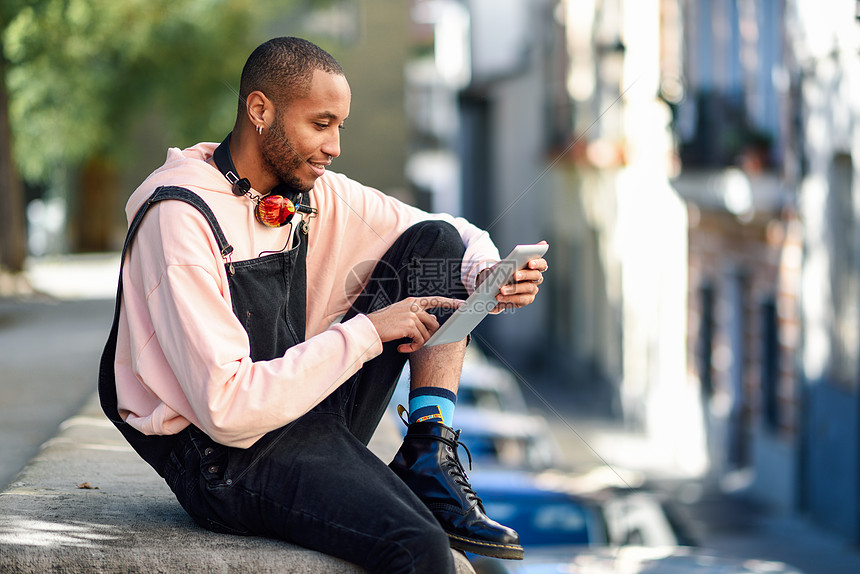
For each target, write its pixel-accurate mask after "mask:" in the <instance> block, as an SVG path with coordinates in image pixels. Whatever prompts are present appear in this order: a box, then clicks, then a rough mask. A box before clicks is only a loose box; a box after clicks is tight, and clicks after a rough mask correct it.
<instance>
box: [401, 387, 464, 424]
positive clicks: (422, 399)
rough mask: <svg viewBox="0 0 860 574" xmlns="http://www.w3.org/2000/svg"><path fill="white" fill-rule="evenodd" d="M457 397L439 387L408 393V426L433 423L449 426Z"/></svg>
mask: <svg viewBox="0 0 860 574" xmlns="http://www.w3.org/2000/svg"><path fill="white" fill-rule="evenodd" d="M456 403H457V395H455V394H454V393H452V392H451V391H449V390H448V389H442V388H439V387H420V388H418V389H413V390H411V391H409V424H412V423H417V422H425V421H435V422H439V423H442V424H444V425H446V426H451V424H452V421H453V420H454V405H455V404H456Z"/></svg>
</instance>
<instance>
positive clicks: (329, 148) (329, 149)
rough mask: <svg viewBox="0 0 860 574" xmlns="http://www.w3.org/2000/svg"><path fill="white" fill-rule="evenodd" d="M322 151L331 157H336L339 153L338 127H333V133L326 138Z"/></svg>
mask: <svg viewBox="0 0 860 574" xmlns="http://www.w3.org/2000/svg"><path fill="white" fill-rule="evenodd" d="M322 152H323V153H325V154H328V155H330V156H331V157H337V156H339V155H340V129H339V128H335V129H334V131H333V135H332V136H331V137H330V138H328V139H327V140H326V142H325V144H324V145H323V147H322Z"/></svg>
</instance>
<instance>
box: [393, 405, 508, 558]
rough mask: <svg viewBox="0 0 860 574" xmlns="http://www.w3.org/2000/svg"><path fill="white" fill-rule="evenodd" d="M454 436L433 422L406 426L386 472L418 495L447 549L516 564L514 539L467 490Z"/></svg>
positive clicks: (465, 478) (466, 482) (476, 496)
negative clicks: (446, 541)
mask: <svg viewBox="0 0 860 574" xmlns="http://www.w3.org/2000/svg"><path fill="white" fill-rule="evenodd" d="M459 439H460V431H456V432H455V431H454V429H452V428H450V427H447V426H445V425H443V424H440V423H436V422H421V423H412V424H411V425H409V430H408V431H407V432H406V437H405V438H404V439H403V445H402V446H401V447H400V450H398V451H397V454H396V455H395V456H394V460H392V461H391V464H389V465H388V466H389V467H390V468H391V470H393V471H394V472H395V473H396V474H397V476H399V477H400V478H401V479H403V481H404V482H405V483H406V484H407V485H408V486H409V488H411V489H412V492H414V493H415V494H417V495H418V498H420V499H421V500H422V501H423V502H424V504H426V505H427V508H429V509H430V511H431V512H433V515H434V516H435V517H436V520H438V521H439V524H441V525H442V528H443V529H444V530H445V532H447V533H448V538H449V541H450V544H451V547H452V548H456V549H458V550H463V551H465V552H473V553H475V554H482V555H484V556H492V557H494V558H507V559H512V560H522V558H523V547H522V546H520V537H519V535H518V534H517V533H516V531H514V530H513V529H511V528H508V527H507V526H503V525H501V524H499V523H498V522H495V521H494V520H491V519H490V518H489V517H487V515H486V514H484V506H483V504H482V503H481V499H480V498H478V495H477V494H476V493H475V491H474V490H472V487H471V486H470V485H469V479H468V477H467V476H466V472H465V471H464V470H463V465H462V464H460V457H459V456H458V455H457V446H458V445H459V444H460V440H459Z"/></svg>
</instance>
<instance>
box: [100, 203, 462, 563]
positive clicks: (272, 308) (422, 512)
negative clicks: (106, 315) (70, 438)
mask: <svg viewBox="0 0 860 574" xmlns="http://www.w3.org/2000/svg"><path fill="white" fill-rule="evenodd" d="M164 200H180V201H184V202H186V203H189V204H191V205H192V206H194V207H195V208H197V209H198V211H200V213H201V214H202V215H203V216H204V217H205V218H206V219H207V221H208V222H209V225H210V227H211V229H212V232H213V234H214V235H215V237H216V239H217V242H218V246H219V248H220V249H221V255H222V257H224V259H225V265H226V266H227V270H228V278H229V288H230V295H231V298H232V302H233V311H234V313H235V314H236V316H237V317H238V318H239V320H240V321H241V323H242V325H243V326H244V328H245V330H246V331H247V332H248V338H249V341H250V349H251V358H252V359H253V360H254V361H261V360H269V359H273V358H276V357H280V356H282V355H283V354H284V352H285V351H286V350H287V349H288V348H289V347H291V346H293V345H295V344H297V343H300V342H302V341H303V340H304V337H305V313H306V270H305V261H306V255H307V249H308V242H307V235H306V234H304V233H302V232H300V231H298V230H297V231H296V233H295V237H296V240H295V241H294V245H293V248H292V249H290V250H289V251H285V252H279V253H273V254H269V255H264V256H261V257H258V258H256V259H251V260H246V261H235V262H231V261H230V257H229V256H230V253H231V252H232V247H230V245H229V243H228V242H227V239H226V238H225V237H224V234H223V232H222V231H221V228H220V226H219V225H218V222H217V220H216V219H215V216H214V214H213V213H212V211H211V210H210V209H209V207H208V206H207V205H206V203H205V202H204V201H203V200H202V199H201V198H200V197H199V196H197V195H196V194H194V193H192V192H190V191H189V190H186V189H183V188H179V187H161V188H159V189H157V190H156V191H155V193H154V194H153V195H152V196H151V197H150V198H149V199H148V200H147V202H146V203H144V205H143V206H142V207H141V208H140V210H139V211H138V213H137V214H136V215H135V217H134V219H133V220H132V222H131V225H130V226H129V231H128V235H127V237H126V242H125V246H124V248H123V256H122V261H123V262H124V261H125V255H126V252H127V251H128V250H129V249H130V248H131V245H132V243H133V241H134V237H135V234H136V232H137V230H138V228H139V226H140V224H141V221H142V220H143V218H144V216H145V215H146V212H147V211H148V209H149V208H150V207H151V206H152V205H153V204H154V203H156V202H159V201H164ZM296 227H301V226H296ZM463 249H464V248H463V244H462V240H461V239H460V237H459V234H458V233H457V231H456V230H455V229H454V228H453V226H451V225H449V224H447V223H444V222H437V221H425V222H422V223H419V224H417V225H415V226H413V227H411V228H410V229H408V230H407V231H406V232H404V233H403V235H402V236H401V237H400V238H399V239H398V240H397V242H395V244H394V245H393V246H392V247H391V249H390V250H389V251H388V253H386V255H385V256H384V257H383V259H382V260H381V261H380V264H378V265H377V266H376V268H375V270H374V272H373V275H372V277H371V280H370V283H369V285H368V288H366V289H365V292H363V293H362V294H361V295H360V296H359V298H358V299H357V301H356V303H355V304H354V305H353V307H352V308H351V310H350V311H349V312H348V313H347V315H346V317H345V319H349V318H350V317H352V316H354V315H355V314H357V313H367V312H371V311H373V310H376V308H379V307H381V306H384V305H387V304H389V303H391V302H393V301H396V300H399V299H402V298H404V297H407V296H423V295H431V294H432V295H439V294H440V292H439V291H438V288H439V282H438V280H437V281H436V282H435V283H434V284H433V285H428V286H427V287H426V289H427V291H426V292H424V289H425V288H424V287H422V286H421V285H420V284H418V283H416V282H415V281H414V280H412V279H413V278H412V277H410V276H408V274H409V273H410V270H414V269H415V263H416V261H419V260H422V259H427V260H431V261H452V260H454V261H460V260H461V259H462V256H463ZM448 271H450V272H452V273H453V274H454V275H456V279H455V280H453V281H448V283H449V285H453V287H449V292H448V293H441V294H443V295H447V296H452V297H464V294H465V289H464V288H463V287H462V283H460V282H459V269H449V270H448ZM121 300H122V271H121V270H120V283H119V288H118V292H117V303H116V311H115V317H114V322H113V326H112V330H111V333H110V336H109V338H108V342H107V345H106V346H105V350H104V353H103V355H102V360H101V366H100V371H99V394H100V398H101V405H102V409H103V410H104V412H105V413H106V414H107V416H108V418H109V419H110V420H111V421H112V422H113V423H114V424H115V425H116V426H117V428H118V429H119V430H120V432H121V433H122V434H123V436H124V437H125V438H126V440H128V442H129V443H130V444H131V445H132V447H133V448H134V449H135V450H136V451H137V452H138V454H140V456H141V457H142V458H143V459H144V460H146V461H147V462H148V463H149V464H150V465H151V466H152V467H153V468H154V469H155V470H156V471H157V472H158V474H159V475H161V476H162V477H163V478H164V479H165V480H166V481H167V484H168V485H169V486H170V489H171V490H172V491H173V492H174V494H175V495H176V497H177V499H178V500H179V503H180V504H181V505H182V507H183V508H184V509H185V510H186V512H188V514H189V515H190V516H191V517H192V518H193V519H194V520H195V521H196V522H197V523H198V524H200V525H201V526H203V527H205V528H207V529H210V530H214V531H218V532H227V533H234V534H251V535H260V536H268V537H274V538H280V539H284V540H287V541H290V542H293V543H296V544H299V545H301V546H305V547H308V548H312V549H315V550H319V551H320V552H323V553H326V554H330V555H334V556H338V557H340V558H343V559H346V560H348V561H350V562H354V563H356V564H358V565H360V566H363V567H365V568H366V569H367V570H368V571H370V572H401V571H402V572H425V571H426V572H447V571H453V562H452V558H451V554H450V551H449V545H448V537H447V535H445V533H444V532H443V531H442V529H441V528H440V527H439V525H438V522H437V521H436V519H435V518H434V517H433V515H432V514H431V513H430V512H429V511H428V510H427V508H426V507H425V506H424V504H423V503H422V502H421V501H420V500H419V499H418V498H417V497H416V496H415V495H414V494H413V493H412V491H411V490H409V488H408V487H406V485H405V484H404V483H403V482H402V481H401V480H400V479H399V478H397V477H396V476H395V475H394V473H393V472H391V471H390V470H389V468H388V467H387V466H386V465H385V463H383V462H382V461H380V460H379V459H378V458H377V457H376V456H375V455H374V454H373V453H371V452H370V451H369V450H368V449H367V448H366V444H367V442H368V441H369V440H370V438H371V436H372V434H373V432H374V430H375V428H376V426H377V425H378V423H379V420H380V419H381V417H382V415H383V413H384V411H385V408H386V407H387V405H388V401H389V400H390V397H391V394H392V393H393V390H394V384H395V382H396V380H397V377H398V375H399V373H400V371H401V370H402V367H403V365H404V363H405V360H406V355H404V354H402V353H399V352H397V350H396V347H397V344H398V342H397V341H392V342H390V343H386V344H385V345H383V348H384V350H383V353H382V354H381V355H379V356H378V357H376V358H375V359H373V360H371V361H369V362H367V363H365V365H364V366H363V367H362V369H361V370H360V371H359V372H358V373H356V374H355V375H354V376H353V377H351V378H350V379H348V380H347V381H346V382H344V383H343V384H342V385H341V386H340V387H338V388H337V389H336V390H335V391H334V392H333V393H332V394H331V395H330V396H329V397H327V398H325V399H324V400H323V401H322V402H321V403H320V404H319V405H317V406H316V407H315V408H314V409H312V410H311V411H310V412H309V413H307V414H305V415H304V416H302V417H300V418H299V419H297V420H295V421H293V422H292V423H290V424H288V425H286V426H284V427H282V428H280V429H277V430H274V431H272V432H270V433H268V434H266V435H265V436H264V437H263V438H261V439H260V440H258V441H257V442H256V443H254V445H252V446H251V447H250V448H247V449H240V448H234V447H227V446H224V445H221V444H218V443H216V442H215V441H213V440H212V439H211V438H209V437H208V436H207V435H206V434H204V433H203V432H202V431H201V430H199V429H197V428H196V427H194V426H193V425H191V426H189V427H188V428H186V429H185V430H183V431H181V432H180V433H178V434H176V435H169V436H149V435H144V434H142V433H140V432H139V431H137V430H136V429H134V428H132V427H131V426H130V425H128V424H126V423H125V422H124V421H123V420H122V419H121V418H120V417H119V414H118V412H117V408H118V407H117V396H116V380H115V374H114V361H115V356H116V341H117V330H118V322H119V310H120V304H121Z"/></svg>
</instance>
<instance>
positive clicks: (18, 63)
mask: <svg viewBox="0 0 860 574" xmlns="http://www.w3.org/2000/svg"><path fill="white" fill-rule="evenodd" d="M266 4H267V3H266V2H259V1H257V2H252V1H251V0H32V1H29V2H25V3H22V5H21V6H20V7H19V9H18V10H17V12H16V13H15V14H14V15H12V17H11V18H9V20H8V21H7V22H8V24H7V25H6V28H5V30H4V33H3V51H4V52H5V55H6V58H7V60H8V62H9V65H8V70H7V82H8V89H9V94H10V116H11V123H12V132H13V134H14V139H15V146H14V149H15V157H16V160H17V164H18V167H19V168H20V170H21V173H22V175H23V176H24V178H25V179H28V180H42V181H45V180H49V179H50V178H51V177H52V176H53V175H54V172H55V170H56V169H58V168H63V167H66V166H75V165H83V164H85V163H87V162H88V161H90V160H92V159H93V158H98V159H99V160H100V162H101V161H104V160H107V161H108V162H114V163H115V162H118V161H120V160H121V159H122V158H123V156H124V154H126V153H128V151H129V148H130V147H131V146H132V145H133V144H134V142H133V141H132V140H131V138H130V137H129V134H130V133H131V131H132V130H133V129H134V127H135V126H136V125H138V124H139V123H140V121H141V118H144V117H160V118H162V119H163V125H164V130H165V136H166V140H167V141H170V142H171V144H172V145H183V144H188V143H191V142H193V141H199V140H200V139H205V138H206V137H207V136H215V135H220V134H222V133H223V131H224V129H225V126H229V125H230V124H231V120H232V117H233V115H234V114H235V110H236V101H237V100H236V93H235V90H236V87H237V83H238V78H237V76H238V74H237V70H240V69H241V66H242V64H243V62H244V60H245V58H246V57H247V55H248V53H249V52H250V50H251V49H253V47H254V46H255V45H256V44H257V43H258V42H259V40H260V38H259V37H257V36H255V34H254V31H255V30H258V29H259V26H258V25H257V21H256V18H258V17H262V16H264V14H265V12H266V10H265V9H266V8H270V9H271V6H267V5H266ZM261 8H262V9H261Z"/></svg>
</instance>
